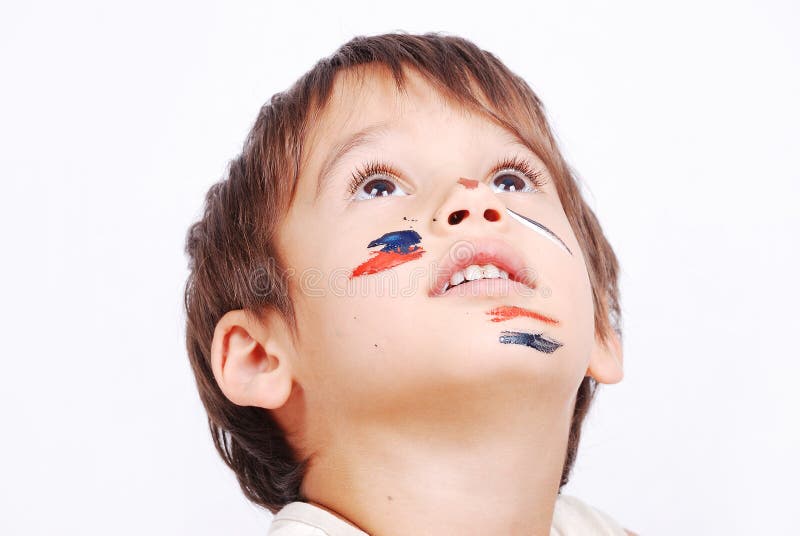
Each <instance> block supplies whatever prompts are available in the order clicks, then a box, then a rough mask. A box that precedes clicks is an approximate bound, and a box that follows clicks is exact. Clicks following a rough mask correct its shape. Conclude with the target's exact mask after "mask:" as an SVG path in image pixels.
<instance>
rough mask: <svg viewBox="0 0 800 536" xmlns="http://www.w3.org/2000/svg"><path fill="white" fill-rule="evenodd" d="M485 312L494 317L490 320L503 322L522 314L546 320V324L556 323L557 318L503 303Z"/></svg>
mask: <svg viewBox="0 0 800 536" xmlns="http://www.w3.org/2000/svg"><path fill="white" fill-rule="evenodd" d="M486 314H487V315H492V316H494V317H495V318H492V322H503V321H504V320H511V319H512V318H516V317H518V316H523V317H528V318H535V319H536V320H541V321H542V322H546V323H548V324H558V320H556V319H555V318H550V317H549V316H545V315H543V314H541V313H537V312H536V311H531V310H530V309H523V308H522V307H516V306H514V305H503V306H501V307H495V308H494V309H492V310H491V311H487V312H486Z"/></svg>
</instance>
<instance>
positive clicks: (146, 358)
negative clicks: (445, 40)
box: [0, 0, 800, 536]
mask: <svg viewBox="0 0 800 536" xmlns="http://www.w3.org/2000/svg"><path fill="white" fill-rule="evenodd" d="M311 4H312V2H308V1H305V2H300V3H298V7H296V8H292V7H288V5H289V4H288V3H287V2H280V3H275V4H274V5H270V4H268V3H259V2H253V3H238V2H225V3H222V2H220V3H218V4H217V5H204V4H202V3H199V2H196V1H195V2H184V3H175V2H173V3H167V2H131V3H129V4H127V5H122V4H121V3H120V4H117V5H113V4H112V3H111V2H99V1H98V2H94V3H88V2H14V3H13V4H12V3H10V2H9V3H8V5H4V6H3V7H2V12H0V60H1V62H2V63H1V64H0V72H1V73H2V81H1V82H0V155H1V156H0V170H2V190H0V218H2V222H0V223H2V225H0V229H2V242H1V244H2V264H0V285H2V288H1V289H0V290H1V291H2V294H0V295H1V296H2V303H3V307H2V312H1V313H0V314H1V315H2V317H1V318H0V320H1V321H2V323H1V324H0V325H2V347H0V352H1V353H2V387H0V411H2V415H0V418H2V426H3V435H2V446H0V449H1V450H0V475H1V476H0V493H2V496H0V533H2V534H11V535H13V534H76V535H77V534H80V535H83V534H120V535H123V534H131V535H133V534H187V535H188V534H192V535H198V536H199V535H215V534H237V535H264V534H266V531H267V528H268V525H269V522H270V518H271V516H270V514H269V513H268V512H266V511H264V510H260V509H258V508H256V507H255V506H252V505H251V504H250V503H248V502H247V501H246V500H245V499H244V496H243V495H242V493H241V492H240V490H239V488H238V484H237V483H236V481H235V479H234V477H233V474H232V473H231V472H230V471H229V470H228V469H227V468H226V467H224V465H223V463H222V461H221V460H220V459H219V458H218V457H217V454H216V452H215V451H214V449H213V446H212V442H211V438H210V434H209V433H208V430H207V427H206V422H205V414H204V412H203V409H202V406H201V405H200V402H199V398H198V396H197V392H196V389H195V386H194V380H193V377H192V375H191V371H190V368H189V365H188V359H187V357H186V353H185V350H184V347H183V322H184V317H183V312H182V301H181V300H182V289H183V284H184V282H185V278H186V275H187V270H186V259H185V257H184V253H183V245H184V238H185V233H186V230H187V228H188V226H189V224H190V223H191V222H193V221H194V220H195V219H196V218H197V217H198V216H199V215H200V209H201V205H202V200H203V196H204V193H205V191H206V190H207V189H208V187H209V186H210V185H211V184H212V183H213V182H215V181H216V180H218V179H219V178H221V177H222V174H223V172H224V171H225V167H226V165H227V162H228V160H229V159H230V158H232V157H233V156H235V155H236V153H237V152H238V151H239V150H240V148H241V144H242V142H243V140H244V137H245V134H246V133H247V131H248V130H249V128H250V126H251V124H252V122H253V120H254V119H255V117H256V114H257V112H258V109H259V107H260V106H261V104H262V103H264V102H265V101H267V100H268V99H269V97H270V96H271V95H272V94H274V93H276V92H278V91H282V90H284V89H286V88H287V87H288V86H289V85H290V84H291V83H292V82H293V81H294V80H295V79H297V78H298V77H299V76H300V75H302V74H303V73H304V72H305V71H306V70H308V69H310V68H311V67H312V65H313V64H314V63H315V62H316V61H317V60H318V59H320V58H322V57H324V56H327V55H329V54H331V53H332V52H333V51H334V50H335V49H336V48H337V47H338V46H339V45H341V44H343V43H344V42H345V41H347V40H349V39H350V38H351V37H353V36H355V35H359V34H377V33H383V32H388V31H393V30H405V31H408V32H419V33H421V32H426V31H443V32H447V33H450V34H455V35H461V36H463V37H466V38H468V39H470V40H472V41H474V42H475V43H476V44H478V46H480V47H482V48H484V49H486V50H489V51H491V52H493V53H494V54H496V55H497V56H498V57H499V58H500V59H501V60H503V61H504V62H505V63H506V64H507V65H508V66H509V67H510V68H511V69H512V70H514V71H515V72H517V73H518V74H520V75H522V76H523V77H524V78H525V79H526V80H527V81H528V82H529V84H530V85H531V86H532V87H533V89H534V90H535V91H536V92H537V93H538V95H539V96H540V97H541V98H542V100H543V101H544V103H545V105H546V108H547V111H548V113H549V116H550V118H551V121H552V123H553V126H554V129H555V131H556V133H557V135H558V138H559V141H560V143H561V145H562V148H563V151H564V152H565V155H566V157H567V159H568V161H569V162H570V164H571V165H572V166H573V167H574V168H575V169H576V170H577V172H578V173H579V175H580V176H581V177H582V179H583V180H585V181H586V183H587V185H588V187H589V188H588V192H589V196H590V197H589V198H590V202H591V204H592V206H593V207H595V210H596V212H597V214H598V216H599V218H600V221H601V223H602V225H603V227H604V229H605V232H606V233H607V236H608V237H609V239H610V241H611V243H612V245H613V246H614V248H615V250H616V252H617V254H618V256H619V258H620V261H621V264H622V279H621V283H622V300H623V301H622V304H623V308H624V328H625V367H626V376H625V379H624V381H623V382H622V383H620V384H616V385H608V386H603V387H602V389H601V392H600V393H599V396H598V399H597V402H596V405H595V406H594V407H593V409H592V412H591V413H590V416H589V418H588V421H587V425H586V428H585V431H584V437H583V440H582V443H581V450H580V453H579V456H578V462H577V465H576V467H575V470H574V473H573V478H572V481H571V482H570V484H568V486H567V487H566V488H565V490H564V492H565V493H568V494H573V495H577V496H578V497H580V498H582V499H584V500H585V501H587V502H589V503H590V504H592V505H594V506H596V507H598V508H601V509H603V510H605V511H607V512H608V513H610V514H611V515H612V516H613V517H615V518H616V519H618V520H620V521H621V522H622V523H623V524H624V525H625V526H627V527H628V528H631V529H633V530H635V531H637V532H640V533H642V534H648V535H650V534H652V535H659V534H664V535H667V534H756V533H758V534H772V533H775V534H786V533H789V532H792V531H793V530H795V519H796V513H795V512H796V498H797V484H796V483H797V478H798V473H800V471H798V468H799V466H800V464H799V463H798V460H797V453H798V452H800V441H798V437H799V436H798V425H797V422H798V415H797V413H798V412H797V408H798V407H800V395H798V392H800V390H798V387H797V385H798V384H797V382H798V372H800V366H799V365H798V358H800V352H798V331H799V329H798V328H799V326H798V319H799V317H800V315H798V309H797V302H798V298H800V292H798V282H797V274H798V273H799V272H800V262H798V261H799V260H800V255H799V254H798V239H797V236H798V231H799V230H800V225H798V224H799V223H800V219H799V218H798V211H797V208H796V204H797V202H798V201H799V200H800V196H799V195H798V194H800V186H798V184H800V173H799V172H798V162H797V156H798V140H800V132H798V131H799V130H800V129H798V122H800V106H798V102H797V98H798V96H799V95H800V77H799V76H798V73H800V39H798V32H797V28H798V26H799V24H798V23H800V16H798V4H797V3H796V2H793V1H788V0H787V1H784V2H778V1H770V2H764V1H760V2H755V1H753V2H730V1H729V2H720V3H709V2H658V3H656V2H638V1H630V2H616V3H608V4H606V3H600V2H582V3H581V2H550V1H547V2H545V1H536V2H525V3H520V4H513V3H507V2H500V1H494V2H481V3H479V4H475V5H474V6H470V5H468V4H465V3H464V2H457V3H452V4H448V5H446V6H445V5H443V4H442V5H440V4H439V3H435V2H430V1H425V2H400V3H398V2H395V3H385V4H370V3H366V2H365V3H362V4H356V3H353V2H341V1H339V2H328V3H320V4H319V5H317V6H316V7H309V6H311ZM310 14H313V15H314V17H313V20H312V19H309V16H310Z"/></svg>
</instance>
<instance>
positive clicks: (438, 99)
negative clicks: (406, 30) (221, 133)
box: [302, 65, 530, 179]
mask: <svg viewBox="0 0 800 536" xmlns="http://www.w3.org/2000/svg"><path fill="white" fill-rule="evenodd" d="M403 72H404V76H405V87H404V92H403V93H401V92H400V91H398V89H397V86H396V84H395V81H394V78H393V77H392V75H391V71H389V70H388V68H386V67H385V66H380V65H378V66H375V67H372V66H362V67H361V68H359V69H349V70H342V71H339V72H338V73H337V75H336V78H335V79H334V83H333V86H332V90H331V95H330V98H329V100H328V102H327V103H326V105H325V107H324V108H323V109H321V110H318V111H317V113H316V114H312V117H313V119H312V121H310V124H311V127H310V129H309V131H308V132H307V136H306V142H305V143H304V147H303V155H302V167H303V168H304V169H305V170H310V169H314V170H318V172H319V175H320V179H321V178H322V176H323V175H325V171H326V170H329V169H330V168H331V167H332V164H333V162H334V161H335V160H336V159H337V155H341V154H343V153H345V152H347V151H348V150H349V149H352V148H353V147H354V146H357V145H359V144H366V143H370V142H373V141H376V140H377V139H379V138H381V137H382V136H384V135H385V134H387V133H388V132H392V133H395V134H398V135H402V136H403V137H405V138H406V139H419V138H420V137H421V136H424V135H426V134H428V135H429V134H430V132H426V128H427V126H429V125H427V124H428V123H429V122H430V121H434V120H436V121H440V122H443V123H451V122H453V121H454V120H455V121H462V122H464V123H462V124H466V125H467V126H468V128H467V129H465V130H464V131H463V132H462V134H463V135H464V136H465V137H466V138H469V139H470V140H471V141H472V142H473V143H476V144H480V143H481V142H485V141H486V140H487V139H495V140H498V141H500V142H503V143H504V145H506V146H509V145H517V146H518V147H519V148H522V149H530V147H529V146H528V145H527V144H526V143H525V142H523V141H522V140H521V139H520V138H519V137H518V136H517V135H516V134H515V133H513V132H512V131H510V130H507V129H506V128H503V127H502V126H501V125H500V124H499V123H498V122H497V121H496V120H495V119H493V118H492V117H491V116H490V115H489V114H488V113H486V112H483V111H480V110H478V109H476V108H473V107H466V106H464V105H462V104H461V103H459V102H457V101H455V99H454V98H452V97H450V96H448V95H445V94H444V93H443V92H441V91H439V90H438V89H437V88H435V87H434V86H433V85H431V83H430V82H428V81H427V80H426V79H425V78H424V77H423V75H422V74H420V73H419V72H417V71H416V70H415V69H413V68H405V69H404V71H403ZM473 94H474V95H475V97H476V98H477V99H478V100H479V102H481V103H482V104H483V105H484V106H486V107H487V108H489V107H488V106H487V103H486V101H485V99H484V98H483V97H482V95H481V94H480V92H479V91H476V92H475V93H473Z"/></svg>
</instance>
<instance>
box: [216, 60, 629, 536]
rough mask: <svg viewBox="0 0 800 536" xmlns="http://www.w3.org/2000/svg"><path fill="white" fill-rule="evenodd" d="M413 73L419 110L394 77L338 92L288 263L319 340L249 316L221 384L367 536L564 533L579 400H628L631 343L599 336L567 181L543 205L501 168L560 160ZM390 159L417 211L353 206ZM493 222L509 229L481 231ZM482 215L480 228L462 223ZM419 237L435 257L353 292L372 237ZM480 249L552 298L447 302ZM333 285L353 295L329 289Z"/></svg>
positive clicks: (309, 484) (315, 146) (313, 154)
mask: <svg viewBox="0 0 800 536" xmlns="http://www.w3.org/2000/svg"><path fill="white" fill-rule="evenodd" d="M408 76H409V86H408V95H407V96H401V95H399V94H398V93H397V92H396V90H395V89H394V86H393V83H392V81H391V80H390V78H389V77H388V76H387V75H386V74H385V73H383V72H382V71H375V73H374V74H372V75H370V76H369V77H368V78H367V79H366V80H365V82H364V84H358V83H355V82H354V80H355V79H354V78H352V77H351V76H350V75H349V74H348V73H340V74H339V76H338V77H337V80H336V84H335V86H334V95H333V98H332V100H331V103H330V104H329V105H328V107H327V108H326V109H325V110H324V111H323V113H322V114H321V116H320V118H319V119H318V120H317V121H315V127H314V129H313V130H312V132H311V134H310V138H309V140H308V142H307V144H306V146H305V147H306V152H305V153H304V157H303V167H302V172H301V175H300V178H299V181H300V182H299V184H298V191H297V197H296V199H295V201H294V203H293V204H292V206H291V209H290V211H289V213H288V214H287V215H286V218H285V220H284V222H283V223H282V226H281V228H280V229H279V239H278V246H279V251H280V252H281V254H282V255H283V258H284V260H285V261H286V263H287V265H288V266H290V267H292V268H293V269H294V270H295V273H294V276H293V278H292V299H293V300H294V304H295V307H296V311H297V319H298V324H299V337H298V339H297V340H296V341H295V340H293V338H292V336H291V334H290V331H289V328H288V327H287V325H286V324H285V323H284V321H283V320H282V319H281V318H280V317H279V316H278V315H277V314H275V315H268V316H266V317H265V318H263V319H261V321H255V320H254V319H253V318H251V317H249V316H247V315H246V314H245V313H244V312H243V311H230V312H229V313H227V314H226V315H225V316H224V317H223V318H222V319H221V320H220V322H219V323H218V325H217V327H216V330H215V334H214V340H213V345H212V346H213V347H212V367H213V370H214V375H215V377H216V380H217V382H218V383H219V385H220V387H221V389H222V391H223V392H224V393H225V395H226V396H227V397H228V398H229V399H230V400H231V401H233V402H234V403H236V404H240V405H249V406H257V407H262V408H265V409H267V410H270V411H271V412H272V413H273V414H274V415H275V417H276V419H278V422H279V423H280V424H281V426H282V427H283V429H284V430H285V431H286V432H287V436H288V438H289V440H290V442H291V444H292V445H293V446H294V447H295V448H296V449H298V452H300V453H301V454H302V455H303V456H306V455H309V454H313V456H314V457H313V462H312V464H311V466H310V468H309V471H308V473H307V474H306V477H305V479H304V481H303V485H302V490H303V493H304V494H305V496H306V497H308V498H309V500H310V502H311V503H313V504H315V505H317V506H319V507H321V508H324V509H326V510H328V511H330V512H332V513H334V514H335V515H337V516H338V517H340V518H342V519H344V520H345V521H347V522H349V523H351V524H352V525H354V526H356V527H358V528H360V529H361V530H364V531H366V532H368V533H370V534H376V535H381V536H388V535H394V534H398V535H399V534H420V535H422V534H525V535H531V534H536V535H547V534H549V531H550V525H551V523H552V515H553V508H554V504H555V501H556V495H557V490H558V484H559V479H560V476H561V469H562V466H563V463H564V456H565V451H566V446H567V437H568V433H569V425H570V419H571V416H572V411H573V408H574V403H575V393H576V390H577V388H578V386H579V385H580V383H581V381H582V380H583V378H584V376H588V375H590V376H592V377H594V378H595V379H596V380H597V381H599V382H602V383H608V384H610V383H616V382H619V381H620V380H621V379H622V376H623V369H622V349H621V346H620V341H619V339H618V337H617V336H616V334H614V333H611V334H609V340H610V343H609V344H608V346H603V345H601V344H600V343H599V341H598V340H597V339H596V338H595V334H594V317H593V303H592V297H591V296H592V294H591V287H590V282H589V277H588V273H587V269H586V264H585V261H584V257H583V253H582V251H581V249H580V247H579V244H578V242H577V240H576V238H575V234H574V233H573V231H572V229H571V228H570V225H569V223H568V220H567V218H566V215H565V213H564V210H563V208H562V205H561V202H560V200H559V198H558V194H557V192H556V189H555V185H554V184H553V182H552V181H553V179H552V177H551V176H550V175H549V174H547V175H546V177H547V178H548V181H547V182H546V184H544V186H543V187H542V189H541V191H539V192H519V191H517V192H508V191H498V190H497V189H496V188H495V189H492V188H491V186H490V185H491V184H492V179H493V178H495V177H496V176H494V177H492V176H489V175H488V173H489V171H490V169H491V166H492V165H493V164H494V163H495V162H496V161H497V160H499V159H500V158H503V157H507V156H514V155H518V156H522V157H525V158H526V159H528V161H529V162H530V164H531V165H532V166H534V167H536V168H537V169H545V167H544V165H543V164H542V162H541V160H540V159H539V158H538V157H537V156H536V155H535V154H534V153H533V152H531V151H530V150H529V149H528V148H527V147H525V146H523V145H519V144H517V145H509V135H508V133H507V132H506V131H504V130H503V129H502V128H500V127H499V126H497V125H495V124H494V123H492V122H490V121H489V120H488V119H487V118H485V117H484V116H480V115H474V114H471V113H468V112H467V111H465V110H463V109H459V108H458V107H454V106H453V105H451V104H450V103H448V101H446V100H445V99H444V97H442V96H441V95H439V94H438V93H437V92H436V91H435V90H434V89H433V88H431V87H430V86H429V85H427V84H426V83H425V82H424V81H423V80H422V79H421V78H420V77H419V76H418V75H417V74H416V73H414V72H413V71H410V72H408ZM384 120H394V121H397V123H396V125H394V126H393V128H392V130H391V131H390V132H389V133H388V134H386V135H385V136H384V137H383V138H381V139H380V141H378V142H377V143H375V144H373V145H370V146H368V147H364V148H360V149H358V150H356V151H355V152H352V153H350V154H349V155H347V156H346V157H344V159H343V160H342V161H341V162H340V164H339V165H337V167H336V168H335V169H334V170H333V178H332V180H331V182H330V184H329V186H328V187H327V188H326V189H325V190H323V191H322V192H321V195H320V197H319V198H318V199H316V200H315V198H314V194H315V188H316V183H317V175H318V174H319V171H320V169H321V167H322V164H323V162H324V160H325V158H326V157H327V155H328V154H329V152H330V151H331V150H332V148H333V147H334V145H335V144H336V143H339V142H340V141H341V140H343V139H345V138H347V137H348V136H349V135H350V134H351V133H353V132H356V131H358V130H359V129H361V128H363V127H364V126H367V125H370V124H373V123H375V122H378V121H384ZM372 158H380V159H382V160H388V161H389V162H390V163H391V164H393V165H394V166H395V168H396V170H397V171H398V172H399V173H400V176H399V180H398V181H395V183H394V184H395V185H396V186H399V187H400V188H402V190H403V191H404V192H405V193H406V194H407V195H405V196H400V195H389V196H385V197H378V198H374V199H368V200H363V201H350V200H348V199H347V197H348V193H347V185H348V182H349V179H350V175H351V173H352V172H353V170H354V169H355V168H356V166H362V165H363V163H364V162H366V161H367V160H368V159H372ZM461 177H466V178H469V180H477V181H478V185H477V187H467V186H465V185H464V184H463V183H459V182H458V179H459V178H461ZM506 206H508V207H510V208H512V210H515V211H516V212H519V213H522V214H525V215H527V216H529V217H532V218H535V219H536V220H537V221H539V222H542V223H543V224H545V225H546V226H547V227H548V228H549V229H551V230H553V232H555V233H557V234H558V236H559V237H561V238H562V239H563V240H564V242H565V243H566V244H567V245H568V246H569V248H570V249H571V250H572V252H573V253H574V255H572V256H570V255H568V254H566V253H565V252H564V251H563V250H562V249H559V248H558V247H557V246H556V245H554V244H553V243H552V242H550V241H548V240H546V239H545V238H543V237H542V236H541V235H539V234H537V233H535V232H533V231H531V230H530V229H526V228H525V227H524V226H523V225H521V224H519V223H518V222H516V221H514V220H512V219H511V218H510V217H508V215H507V214H506V212H505V211H504V209H505V207H506ZM490 208H491V209H495V210H496V211H497V212H498V213H499V214H500V218H499V219H498V220H497V221H489V220H487V219H485V218H483V217H481V215H482V214H484V211H485V210H486V209H490ZM464 209H467V210H469V211H470V216H469V217H467V218H465V219H464V220H462V221H461V222H460V223H458V224H457V225H451V224H449V223H448V219H447V216H448V215H449V214H450V213H452V212H453V211H456V210H464ZM403 229H414V230H415V231H416V232H418V233H419V234H420V236H421V237H422V241H421V243H420V245H421V246H423V247H424V250H425V254H424V255H422V256H421V257H420V258H418V259H415V260H412V261H410V262H406V263H404V264H401V265H399V266H396V267H394V268H391V269H388V270H385V271H383V272H380V273H376V274H370V275H367V276H361V277H357V278H354V279H351V280H348V277H347V275H348V274H349V273H350V271H351V270H352V269H353V268H354V267H356V266H358V265H359V264H361V263H362V262H364V260H366V259H367V258H368V256H369V253H370V250H369V249H367V247H366V246H367V244H368V243H369V242H370V241H371V240H374V239H375V238H376V237H379V236H381V235H383V234H384V233H387V232H391V231H397V230H403ZM480 236H492V237H496V238H499V239H502V240H504V241H506V242H507V243H509V244H510V245H512V246H513V247H514V248H515V249H516V251H517V252H518V253H519V255H520V256H521V257H522V258H523V259H524V262H525V264H526V266H528V267H530V268H531V269H532V270H533V271H535V273H536V275H537V279H536V281H537V290H536V291H533V292H532V293H530V294H529V295H522V294H514V293H511V294H509V295H507V296H500V295H482V296H472V297H430V296H429V295H428V286H429V284H430V283H431V280H430V277H431V275H432V273H431V270H432V269H435V266H434V265H435V264H436V263H437V262H438V260H439V259H441V258H442V257H443V256H445V255H446V254H447V252H448V251H449V250H450V249H449V248H451V247H452V246H453V245H454V244H456V243H459V241H461V243H462V244H463V241H464V240H467V241H468V240H469V239H470V238H472V237H480ZM426 270H427V271H426ZM312 272H313V273H317V274H321V275H322V279H321V280H320V281H317V282H316V283H315V284H313V285H312V284H310V283H309V280H305V281H304V280H303V277H301V275H302V274H303V273H305V274H311V273H312ZM332 274H335V275H336V285H337V288H332V286H331V285H329V284H328V277H329V276H331V275H332ZM415 274H416V275H415ZM392 285H394V288H395V292H394V294H392V288H393V287H392ZM543 288H547V289H549V294H548V293H542V292H541V289H543ZM337 289H338V290H337ZM545 294H547V295H545ZM502 305H508V306H519V307H525V308H528V309H531V310H535V311H537V312H539V313H542V314H544V315H547V316H549V317H552V318H555V319H558V324H557V325H552V324H547V323H543V322H541V321H538V320H536V319H535V318H530V317H524V316H521V317H518V318H513V319H509V320H506V321H504V322H502V324H499V325H498V324H497V323H495V322H492V321H491V316H490V315H488V314H487V311H490V310H491V309H493V308H495V307H499V306H502ZM502 330H517V331H529V332H534V333H535V332H543V333H546V334H548V335H550V336H552V337H554V338H556V339H558V340H559V341H560V342H562V343H563V346H562V347H561V348H559V349H558V350H557V351H556V352H554V353H552V354H549V355H548V354H544V353H540V352H537V351H535V350H532V349H531V348H528V347H525V346H523V345H516V344H501V343H499V342H498V335H499V333H500V332H501V331H502Z"/></svg>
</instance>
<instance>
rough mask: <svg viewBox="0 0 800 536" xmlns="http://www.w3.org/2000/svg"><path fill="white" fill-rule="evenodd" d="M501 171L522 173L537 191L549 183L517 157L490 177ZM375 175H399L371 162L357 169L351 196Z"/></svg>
mask: <svg viewBox="0 0 800 536" xmlns="http://www.w3.org/2000/svg"><path fill="white" fill-rule="evenodd" d="M501 171H517V172H519V173H521V174H522V175H523V176H524V177H525V178H527V179H528V180H530V181H531V183H533V185H534V187H535V188H536V189H537V190H539V189H541V188H542V186H544V184H545V183H546V182H547V180H546V178H545V174H544V172H543V171H542V170H539V169H533V168H532V167H531V165H530V164H529V163H528V161H527V160H525V159H523V158H519V157H516V156H515V157H509V158H505V159H503V160H500V161H499V162H497V163H496V164H495V165H494V167H492V171H491V172H490V175H491V176H492V178H494V177H495V176H496V175H497V174H498V173H500V172H501ZM374 175H386V176H388V177H389V178H391V179H393V180H397V176H398V175H399V173H397V172H396V171H395V170H394V167H392V166H391V165H390V164H387V163H385V162H381V161H379V160H372V161H369V162H367V164H366V165H365V166H363V167H359V168H357V169H356V171H355V172H354V173H353V174H352V176H351V179H350V185H349V187H348V191H349V193H350V196H351V197H352V196H354V195H355V194H356V191H358V188H359V187H360V186H361V185H362V184H364V183H365V182H367V180H369V179H371V178H372V177H373V176H374Z"/></svg>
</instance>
